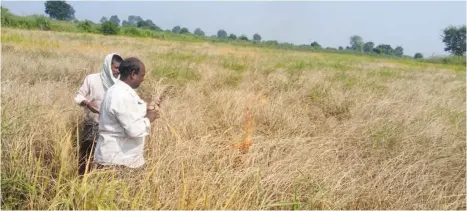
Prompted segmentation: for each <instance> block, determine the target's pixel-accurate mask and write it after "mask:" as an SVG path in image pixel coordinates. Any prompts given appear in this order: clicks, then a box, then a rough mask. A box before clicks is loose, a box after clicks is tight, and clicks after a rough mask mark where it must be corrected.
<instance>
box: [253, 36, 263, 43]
mask: <svg viewBox="0 0 467 211" xmlns="http://www.w3.org/2000/svg"><path fill="white" fill-rule="evenodd" d="M253 40H254V41H258V42H259V41H261V35H259V34H254V35H253Z"/></svg>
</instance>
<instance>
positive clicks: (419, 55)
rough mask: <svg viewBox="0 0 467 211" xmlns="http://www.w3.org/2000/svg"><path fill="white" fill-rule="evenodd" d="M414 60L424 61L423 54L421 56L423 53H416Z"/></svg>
mask: <svg viewBox="0 0 467 211" xmlns="http://www.w3.org/2000/svg"><path fill="white" fill-rule="evenodd" d="M413 58H415V59H423V54H421V53H416V54H415V55H414V56H413Z"/></svg>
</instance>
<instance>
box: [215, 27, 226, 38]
mask: <svg viewBox="0 0 467 211" xmlns="http://www.w3.org/2000/svg"><path fill="white" fill-rule="evenodd" d="M217 37H218V38H221V39H224V38H227V32H226V31H225V30H223V29H221V30H219V31H217Z"/></svg>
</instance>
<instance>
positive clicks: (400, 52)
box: [394, 46, 404, 56]
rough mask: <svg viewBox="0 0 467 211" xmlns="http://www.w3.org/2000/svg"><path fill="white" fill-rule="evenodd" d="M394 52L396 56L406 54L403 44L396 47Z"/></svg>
mask: <svg viewBox="0 0 467 211" xmlns="http://www.w3.org/2000/svg"><path fill="white" fill-rule="evenodd" d="M394 54H395V55H396V56H402V55H404V48H402V47H401V46H397V47H396V49H394Z"/></svg>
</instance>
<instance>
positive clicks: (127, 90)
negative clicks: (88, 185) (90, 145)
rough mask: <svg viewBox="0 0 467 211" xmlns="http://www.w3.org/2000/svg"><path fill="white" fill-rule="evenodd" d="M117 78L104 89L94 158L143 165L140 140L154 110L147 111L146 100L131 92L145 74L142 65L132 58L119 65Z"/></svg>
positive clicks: (113, 162) (143, 136)
mask: <svg viewBox="0 0 467 211" xmlns="http://www.w3.org/2000/svg"><path fill="white" fill-rule="evenodd" d="M119 70H120V74H121V81H117V82H116V83H115V84H114V85H113V86H112V87H111V88H109V89H108V90H107V92H106V93H105V95H104V99H103V101H102V103H101V108H100V117H99V122H100V124H99V139H98V141H97V145H96V150H95V153H94V156H95V157H94V160H95V161H96V162H97V163H98V164H100V165H102V166H108V165H117V166H126V167H130V168H138V167H141V166H143V165H144V164H145V161H144V156H143V154H144V141H145V136H147V135H149V132H150V127H151V125H150V122H152V121H154V120H155V119H156V118H157V117H158V110H157V111H148V110H147V107H146V103H145V102H144V101H143V100H141V98H140V97H139V96H138V94H137V93H136V92H135V91H134V89H136V88H137V87H138V86H139V85H140V84H141V82H142V81H143V78H144V75H145V67H144V64H142V63H141V62H140V61H139V60H137V59H136V58H130V59H127V60H124V61H123V62H122V63H121V64H120V68H119Z"/></svg>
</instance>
